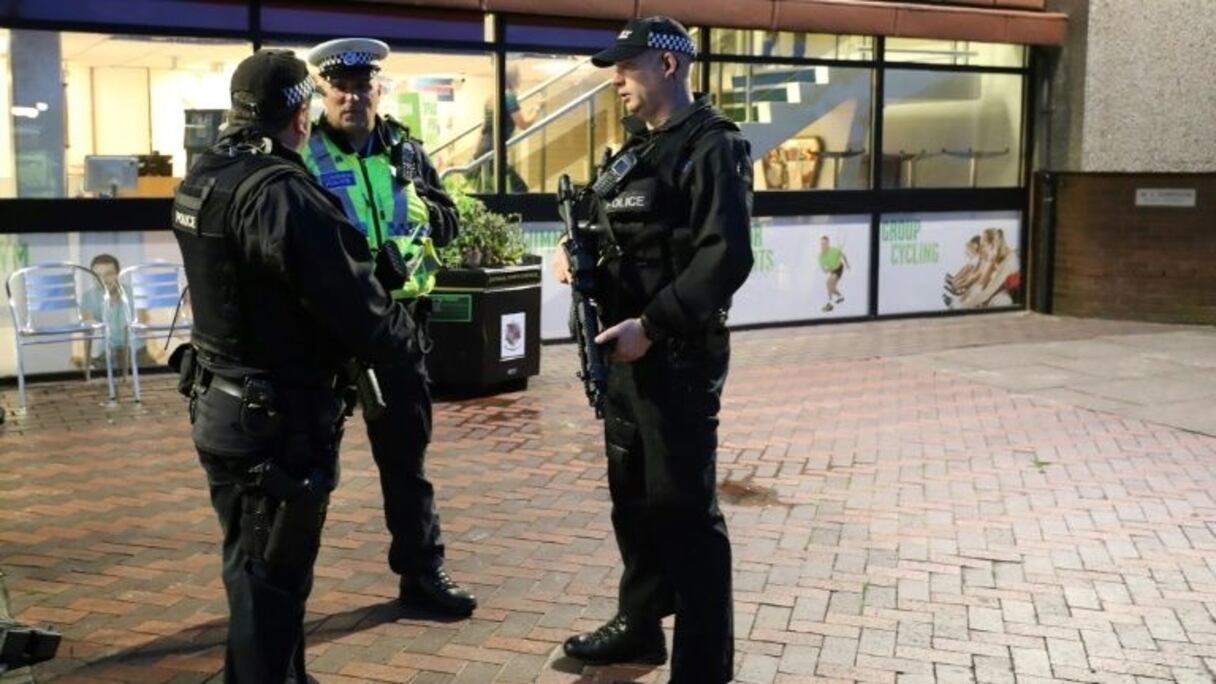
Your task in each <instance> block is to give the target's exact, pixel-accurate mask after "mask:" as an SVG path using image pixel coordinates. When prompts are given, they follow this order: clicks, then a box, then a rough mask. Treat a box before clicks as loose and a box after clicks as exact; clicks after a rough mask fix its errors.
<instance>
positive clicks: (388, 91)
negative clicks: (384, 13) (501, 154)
mask: <svg viewBox="0 0 1216 684" xmlns="http://www.w3.org/2000/svg"><path fill="white" fill-rule="evenodd" d="M276 47H286V48H287V49H291V50H294V51H295V53H296V55H297V56H299V57H300V58H301V59H305V58H306V57H307V55H308V51H309V50H310V49H311V48H312V46H311V45H308V46H301V45H290V46H276ZM380 66H381V68H380V72H379V84H380V88H381V90H380V104H379V107H378V111H379V113H381V114H385V115H388V116H391V117H393V118H394V119H396V120H398V121H400V122H402V123H403V124H405V125H406V126H408V127H409V129H410V133H411V134H412V135H413V136H414V137H416V138H418V139H420V140H422V143H423V147H424V149H426V150H427V153H428V154H429V155H430V156H431V161H432V162H434V164H435V168H436V169H438V171H439V173H440V175H441V176H444V177H448V176H451V175H459V174H467V175H468V177H469V178H470V180H473V181H474V182H475V184H478V185H479V184H480V182H481V181H480V172H479V167H480V164H479V163H478V162H477V158H478V157H479V156H481V155H482V151H481V150H480V149H479V144H480V137H481V130H482V128H483V126H484V124H485V118H486V107H487V106H489V107H492V106H493V102H494V60H493V57H492V56H491V55H488V54H485V53H477V52H472V53H470V52H446V51H444V52H440V51H429V52H415V51H408V50H393V51H392V52H390V53H389V56H388V57H387V58H386V59H385V60H384V61H382V62H381V63H380ZM490 111H491V116H492V110H490ZM323 112H324V105H323V103H322V101H321V99H320V98H317V99H315V100H314V101H313V114H314V116H315V117H320V116H321V115H322V114H323ZM487 151H490V150H487ZM492 160H493V157H492V155H491V156H489V157H487V158H486V159H485V163H486V164H489V165H490V167H491V168H492ZM491 177H492V176H491ZM479 189H480V188H479Z"/></svg>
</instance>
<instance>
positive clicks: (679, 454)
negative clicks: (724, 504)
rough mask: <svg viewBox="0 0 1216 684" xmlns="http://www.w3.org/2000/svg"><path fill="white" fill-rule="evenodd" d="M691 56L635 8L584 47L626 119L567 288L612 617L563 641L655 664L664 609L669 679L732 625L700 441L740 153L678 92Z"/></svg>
mask: <svg viewBox="0 0 1216 684" xmlns="http://www.w3.org/2000/svg"><path fill="white" fill-rule="evenodd" d="M695 52H696V49H695V47H694V44H693V42H692V40H691V38H690V37H689V35H688V32H687V31H686V30H685V29H684V27H683V26H681V25H680V24H679V23H678V22H676V21H674V20H672V19H669V18H666V17H649V18H643V19H636V20H633V21H631V22H629V24H628V25H626V26H625V29H624V30H623V31H622V32H621V33H620V35H619V36H618V38H617V41H616V43H615V45H613V46H612V47H610V48H608V49H606V50H604V51H602V52H600V53H598V54H596V55H595V56H594V57H592V62H593V63H594V64H596V65H597V66H601V67H607V66H612V67H614V69H615V71H614V76H613V81H612V82H613V85H614V86H615V88H616V91H617V94H618V95H619V96H620V97H621V100H622V103H623V105H624V107H625V109H626V110H627V111H628V112H629V114H630V115H631V116H630V118H629V119H627V120H626V128H627V130H628V131H629V132H630V137H629V139H628V141H627V142H626V143H625V145H624V146H623V147H622V149H621V150H620V151H619V152H618V153H617V154H616V155H615V156H614V157H612V158H611V159H610V160H609V162H608V163H607V165H606V166H605V167H604V168H602V169H601V171H600V174H599V177H598V178H597V180H596V182H595V183H594V184H593V186H592V189H591V192H590V194H591V195H592V198H591V199H592V202H591V205H592V206H591V211H592V215H591V220H592V224H593V225H594V227H595V232H594V233H593V234H594V235H596V236H597V239H596V242H597V245H598V250H597V254H596V263H597V267H596V268H595V269H594V283H593V286H592V288H584V287H583V286H582V285H581V284H579V285H576V288H575V289H576V293H577V296H578V298H580V300H581V298H582V297H583V296H584V292H585V291H586V290H587V289H593V290H594V296H593V297H592V298H591V299H593V300H594V302H595V303H596V304H597V305H598V307H599V312H598V315H599V317H600V318H601V319H602V322H603V324H604V325H605V326H607V327H606V329H605V330H603V331H602V332H600V333H599V334H598V336H597V337H595V339H594V341H595V342H596V343H599V344H600V345H602V350H603V352H604V353H606V354H607V355H608V360H609V361H610V363H609V365H608V372H607V384H606V395H605V398H604V401H603V404H604V436H605V442H606V443H607V456H608V485H609V490H610V493H611V496H612V524H613V529H614V531H615V532H616V539H617V544H618V546H619V548H620V551H621V558H622V560H623V561H624V565H625V567H624V573H623V575H622V577H621V584H620V593H619V597H618V612H617V615H616V616H615V617H614V618H612V619H611V620H610V621H608V623H607V624H605V625H603V626H602V627H600V628H599V629H596V630H595V631H593V632H590V633H587V634H580V635H577V636H574V637H571V638H570V639H569V640H567V641H566V643H565V651H566V654H567V655H569V656H571V657H573V658H578V659H581V660H583V661H584V662H587V663H593V664H605V663H614V662H627V661H632V662H646V663H661V662H663V661H664V660H666V657H667V649H666V643H665V641H664V636H663V632H662V629H661V628H660V621H661V620H662V618H663V617H665V616H667V615H670V614H672V613H675V615H676V628H675V641H674V644H673V652H672V661H671V682H672V683H673V684H719V683H721V682H728V681H730V680H731V678H732V676H733V668H734V636H733V626H732V610H733V608H732V600H731V550H730V540H729V538H728V536H727V532H726V523H725V521H724V519H723V516H722V512H721V511H720V510H719V508H718V502H717V495H716V488H715V485H716V480H715V472H714V471H715V451H716V448H717V427H718V411H719V408H720V399H721V395H722V388H723V385H724V384H725V381H726V374H727V365H728V358H729V341H728V333H727V330H726V312H727V310H728V309H729V307H730V300H731V295H732V294H733V293H734V292H735V291H736V290H737V289H738V288H739V287H740V286H741V285H742V284H743V282H744V281H745V280H746V278H747V275H748V273H749V272H750V270H751V267H752V252H751V243H750V239H749V238H750V224H751V203H752V188H751V185H752V161H751V159H750V157H749V152H750V150H749V146H748V144H747V141H746V140H744V138H743V136H742V134H741V133H740V132H739V128H738V127H737V126H736V125H735V124H734V123H732V122H731V121H730V120H729V119H727V118H726V117H725V116H723V115H722V114H720V113H719V112H717V111H716V110H715V109H713V107H711V106H710V104H709V102H708V100H707V98H706V97H705V96H697V97H694V96H693V94H692V92H691V89H690V86H689V69H690V66H691V61H692V58H693V56H694V55H695ZM576 240H577V236H576ZM567 244H570V241H569V240H568V241H567ZM573 247H574V248H573V249H572V251H573V252H574V253H575V254H576V255H577V254H579V249H578V245H577V244H576V245H574V246H573ZM580 261H581V260H580ZM554 270H555V272H556V275H557V276H558V278H559V279H560V280H563V281H569V279H570V278H571V277H572V276H573V277H575V278H578V277H580V276H581V275H582V274H583V273H585V272H586V269H585V266H581V265H580V266H579V267H578V268H575V269H574V271H573V273H572V272H571V268H570V258H569V256H568V255H567V254H566V253H565V252H563V251H560V250H559V252H558V256H557V257H556V258H555V261H554ZM587 315H588V316H590V313H588V314H587ZM589 373H590V374H591V375H593V374H594V372H593V371H590V370H589V369H584V375H585V376H586V375H588V374H589Z"/></svg>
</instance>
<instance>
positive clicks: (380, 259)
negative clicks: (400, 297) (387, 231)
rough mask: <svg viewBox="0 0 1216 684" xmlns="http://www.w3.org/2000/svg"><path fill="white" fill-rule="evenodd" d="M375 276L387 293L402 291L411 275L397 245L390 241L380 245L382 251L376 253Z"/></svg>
mask: <svg viewBox="0 0 1216 684" xmlns="http://www.w3.org/2000/svg"><path fill="white" fill-rule="evenodd" d="M375 275H376V280H378V281H380V285H382V286H383V287H384V289H385V290H386V291H387V292H393V291H394V290H400V289H401V288H402V287H404V286H405V281H406V280H407V279H408V278H409V275H410V274H409V269H408V268H407V267H406V265H405V257H403V256H401V250H400V249H399V248H398V247H397V243H395V242H392V241H391V240H389V241H385V242H384V243H383V244H381V245H380V251H379V252H377V253H376V272H375Z"/></svg>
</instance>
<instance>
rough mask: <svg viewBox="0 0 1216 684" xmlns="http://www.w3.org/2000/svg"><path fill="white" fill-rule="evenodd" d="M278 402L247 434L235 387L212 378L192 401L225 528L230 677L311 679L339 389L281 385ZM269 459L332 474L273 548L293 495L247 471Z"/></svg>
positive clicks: (234, 681) (242, 682)
mask: <svg viewBox="0 0 1216 684" xmlns="http://www.w3.org/2000/svg"><path fill="white" fill-rule="evenodd" d="M277 403H278V409H279V411H280V418H281V420H280V422H279V424H278V426H277V429H273V430H270V431H267V433H264V434H250V432H249V431H247V430H245V429H244V427H243V425H242V421H241V419H240V411H241V409H240V406H241V401H240V400H239V399H237V398H236V397H233V396H231V395H229V394H226V393H223V392H220V391H218V390H217V389H215V388H214V387H210V388H208V389H205V390H201V393H200V394H199V396H197V397H196V398H195V399H193V400H192V402H191V422H192V423H193V425H194V428H193V436H194V441H195V446H196V448H197V449H198V453H199V461H200V463H201V464H202V466H203V469H204V471H205V472H206V474H207V482H208V485H209V487H210V492H211V505H212V506H213V507H214V508H215V513H216V515H217V516H218V518H219V522H220V528H221V530H222V531H223V558H224V561H223V581H224V590H225V592H226V593H227V596H228V611H229V623H228V641H227V645H226V649H225V655H224V682H225V684H283V683H289V684H291V683H295V682H299V683H300V684H303V682H305V681H306V675H305V670H304V604H305V601H306V600H307V598H308V595H309V593H310V592H311V591H312V581H313V565H314V563H315V562H316V557H317V552H318V551H319V550H320V545H321V528H322V526H323V524H324V518H325V508H326V505H327V503H328V500H329V490H330V489H331V488H332V486H333V481H334V478H336V476H337V472H336V468H337V456H338V443H339V441H340V439H341V431H342V430H341V420H342V405H341V402H340V401H338V400H337V399H336V398H335V397H334V394H333V392H332V390H309V391H290V393H280V395H279V397H278V399H277ZM267 461H270V462H273V463H274V464H275V465H276V466H277V467H278V468H280V469H281V472H282V473H283V474H285V475H286V476H287V477H286V478H285V479H287V480H289V481H291V482H302V481H304V480H305V479H306V478H312V479H313V480H314V481H316V480H320V479H323V477H328V482H327V483H326V486H325V488H324V490H323V491H322V492H321V494H320V496H319V497H318V498H319V501H313V502H312V503H311V505H310V513H309V514H307V517H308V522H306V523H300V522H299V521H298V519H296V518H291V519H292V520H293V522H292V527H291V528H290V529H287V530H286V531H285V533H284V534H283V535H282V536H281V537H280V536H275V537H274V539H275V540H276V541H282V542H283V543H282V544H281V545H277V546H274V545H273V544H274V542H271V543H272V546H271V548H272V549H274V550H273V551H271V552H267V551H268V549H267V541H268V536H270V535H268V530H269V529H271V528H273V527H274V521H275V518H276V516H278V515H283V511H284V510H286V507H285V506H286V504H285V502H283V501H282V500H279V499H276V498H275V497H274V496H273V495H272V494H270V493H269V492H268V491H267V489H266V488H265V487H263V486H262V485H260V484H258V483H257V481H256V477H255V476H253V475H252V474H251V472H250V469H251V468H252V469H255V471H256V467H258V466H261V465H262V464H265V463H266V462H267ZM319 473H324V474H325V475H324V476H323V477H318V474H319ZM280 505H283V507H280Z"/></svg>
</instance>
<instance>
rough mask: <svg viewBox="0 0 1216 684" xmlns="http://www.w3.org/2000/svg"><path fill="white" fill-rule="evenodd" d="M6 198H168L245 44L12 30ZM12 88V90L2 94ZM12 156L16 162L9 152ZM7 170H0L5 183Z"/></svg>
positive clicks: (201, 143) (204, 134)
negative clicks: (9, 168) (10, 163)
mask: <svg viewBox="0 0 1216 684" xmlns="http://www.w3.org/2000/svg"><path fill="white" fill-rule="evenodd" d="M7 42H8V50H7V53H8V58H7V61H8V62H9V65H8V67H7V68H5V69H4V74H5V76H6V78H9V79H11V81H10V82H11V95H9V97H11V104H10V106H8V107H5V108H4V111H6V112H8V114H9V115H8V117H6V119H7V120H6V122H5V125H6V126H11V127H12V136H11V137H9V136H5V137H6V142H5V143H4V144H8V143H7V140H10V139H11V141H12V146H13V149H12V154H11V158H12V159H13V163H14V165H15V166H14V167H13V169H12V171H13V172H12V173H11V174H8V177H9V178H10V180H8V181H0V192H2V193H3V196H5V197H81V196H102V195H106V196H108V195H118V196H122V197H164V196H169V195H171V194H172V191H173V187H174V186H175V185H176V184H177V181H178V180H180V178H181V177H182V176H183V175H185V172H186V168H187V165H188V161H189V157H190V155H191V153H192V152H193V151H195V150H197V149H198V148H199V147H206V146H207V144H209V143H210V141H211V140H212V139H214V136H215V134H216V133H217V131H218V127H219V124H220V122H221V121H222V117H223V112H224V111H225V110H226V109H227V108H228V104H229V99H228V82H229V79H230V77H231V74H232V71H233V69H235V68H236V64H237V63H238V62H239V61H240V60H241V59H243V58H244V57H246V56H247V55H249V54H250V52H251V50H252V47H251V46H250V45H249V44H248V43H244V42H240V41H233V40H221V39H209V38H162V37H155V36H147V37H144V36H113V35H107V34H97V33H56V32H51V31H25V30H13V31H10V32H9V34H8V41H7ZM6 90H8V89H6ZM3 156H4V158H6V159H7V158H10V155H7V154H6V155H3ZM4 176H5V170H4V169H3V167H2V166H0V178H3V177H4Z"/></svg>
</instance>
